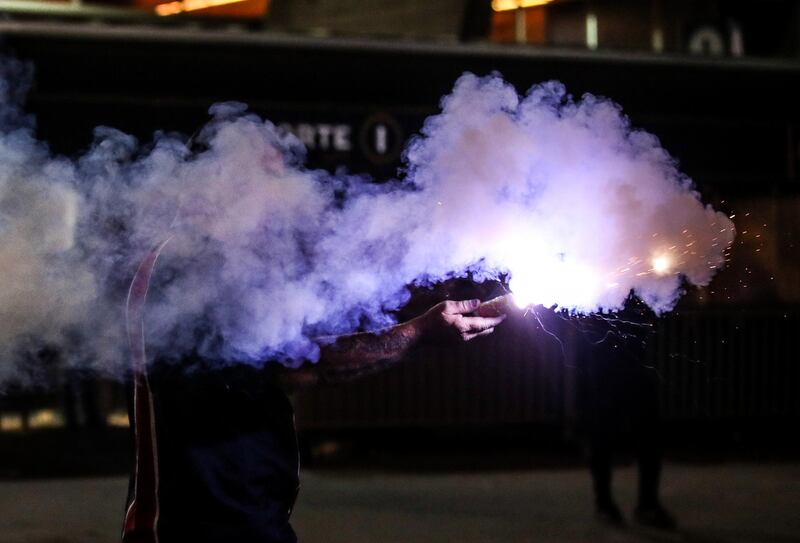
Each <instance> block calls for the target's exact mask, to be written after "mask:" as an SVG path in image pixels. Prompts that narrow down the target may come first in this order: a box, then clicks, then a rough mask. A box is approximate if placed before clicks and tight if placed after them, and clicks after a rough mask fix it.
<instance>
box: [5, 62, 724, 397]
mask: <svg viewBox="0 0 800 543" xmlns="http://www.w3.org/2000/svg"><path fill="white" fill-rule="evenodd" d="M22 68H24V67H23V66H21V65H20V64H19V63H13V62H6V63H5V64H4V65H3V68H2V69H3V72H4V73H3V77H2V81H3V83H2V84H0V92H2V97H1V98H0V99H1V100H2V105H1V106H0V109H2V112H1V113H0V120H2V134H1V135H0V278H1V279H0V360H2V362H0V382H3V381H7V380H8V379H9V378H15V377H16V378H18V377H19V368H20V365H19V361H20V360H23V359H24V355H25V353H26V352H29V351H30V350H31V349H36V348H39V346H41V345H43V344H49V345H55V346H56V347H57V348H58V349H59V351H61V352H63V353H67V354H66V355H65V358H66V360H67V362H68V363H71V364H75V365H77V366H79V367H90V368H94V369H97V370H100V371H104V372H107V373H110V374H115V373H116V372H118V371H119V370H120V362H119V361H120V360H123V361H124V360H125V358H124V356H121V354H120V353H121V351H122V349H123V348H124V340H123V339H122V334H121V328H122V324H123V314H122V306H123V303H124V296H125V289H126V287H127V283H128V281H129V280H130V278H131V276H132V274H133V271H134V270H135V267H136V265H137V263H138V261H139V259H141V258H142V257H143V255H144V254H145V253H146V251H147V250H148V249H149V248H150V247H152V246H153V245H154V244H156V243H157V242H159V241H161V240H163V239H165V238H167V237H170V238H171V239H170V242H169V244H168V245H167V248H166V250H165V252H164V254H163V256H162V259H161V260H160V262H159V266H158V268H157V270H156V274H155V278H154V284H153V286H152V287H151V295H150V298H149V300H148V307H147V324H148V338H147V339H148V348H149V349H150V352H151V353H152V354H153V356H167V357H179V356H181V355H183V354H185V353H187V352H189V351H192V350H194V351H198V352H199V353H200V354H202V355H204V356H207V357H209V358H211V359H214V360H219V361H220V363H231V362H234V361H237V362H246V363H250V364H259V363H263V361H265V360H280V361H282V362H284V363H287V364H297V363H300V362H302V361H303V360H314V359H315V357H316V356H317V347H316V345H315V343H314V342H313V341H312V340H311V338H313V337H316V336H319V335H322V334H335V333H343V332H350V331H354V330H356V329H361V328H371V327H379V326H382V325H386V324H389V323H390V322H391V316H390V312H391V311H392V310H395V309H397V308H399V307H401V306H402V305H403V304H404V303H405V302H406V301H407V299H408V291H407V286H408V285H409V284H428V283H433V282H437V281H440V280H442V279H445V278H448V277H453V276H460V275H464V274H467V273H472V274H475V275H476V276H478V277H480V278H489V277H497V276H500V275H506V276H510V278H511V287H512V290H514V291H515V293H517V294H518V297H519V298H521V299H522V300H523V301H524V303H542V304H545V305H553V304H558V305H559V306H561V307H563V308H565V309H569V310H573V311H577V312H592V311H598V310H601V309H602V310H607V309H614V308H618V307H620V306H621V305H622V303H623V301H624V299H625V298H626V296H627V294H628V292H629V291H630V290H631V289H632V290H634V291H635V292H636V293H637V294H638V295H639V296H640V297H641V298H642V299H643V300H645V301H646V302H647V303H648V304H649V305H650V306H651V307H653V309H655V310H656V311H659V312H660V311H667V310H669V309H670V308H671V307H672V306H673V305H674V303H675V302H676V300H677V298H678V296H679V295H680V292H681V290H680V289H681V282H682V279H681V278H682V277H685V279H686V280H687V281H688V282H689V283H691V284H694V285H704V284H706V283H708V282H709V281H710V280H711V278H712V276H713V274H714V272H715V271H716V270H717V269H718V268H719V267H720V266H721V265H722V264H723V262H724V256H723V253H724V250H725V249H726V248H727V247H728V245H729V244H730V243H731V242H732V239H733V235H734V228H733V225H732V223H731V222H730V221H729V220H728V218H727V217H725V216H724V215H723V214H721V213H717V212H715V211H714V210H713V209H711V208H710V207H707V206H705V205H703V203H702V202H701V201H700V199H699V196H698V194H697V193H696V192H695V191H694V190H693V189H692V184H691V181H690V180H689V179H688V178H686V177H685V176H684V175H683V174H681V173H680V172H679V170H678V169H677V168H676V163H675V161H674V160H673V159H672V158H671V157H670V155H669V154H668V153H667V152H666V151H665V150H664V149H663V148H662V147H661V146H660V144H659V142H658V140H657V139H656V137H654V136H652V135H650V134H647V133H645V132H642V131H638V130H634V129H632V128H631V127H630V125H629V123H628V120H627V119H626V117H625V116H624V114H623V113H622V111H621V109H620V107H619V106H617V105H616V104H614V103H613V102H611V101H609V100H606V99H602V98H598V97H594V96H584V97H583V98H582V99H580V100H577V101H575V100H573V99H571V98H570V97H569V95H567V94H566V91H565V89H564V87H563V86H562V85H561V84H559V83H557V82H549V83H545V84H542V85H537V86H534V87H533V88H532V89H531V90H530V91H529V92H528V93H527V94H526V95H524V96H520V95H519V94H518V93H517V91H516V90H515V89H514V88H512V87H511V86H510V85H509V84H507V83H506V82H504V81H503V80H502V79H501V78H500V77H498V76H490V77H477V76H475V75H472V74H465V75H464V76H462V77H461V78H460V79H459V80H458V81H457V82H456V84H455V88H454V89H453V91H452V93H451V94H450V95H448V96H446V97H445V98H444V99H443V100H442V111H441V113H439V114H438V115H436V116H433V117H431V118H429V119H428V120H427V121H426V122H425V126H424V128H423V130H422V131H421V134H420V135H418V136H417V137H416V138H415V139H413V140H412V141H411V142H410V143H409V145H408V147H407V149H406V153H405V164H406V173H405V175H404V176H403V178H402V179H401V180H397V181H392V182H388V183H383V184H375V183H370V182H368V181H367V180H365V179H363V178H361V177H350V176H344V175H337V176H334V175H332V174H328V173H324V172H319V171H309V170H307V169H304V168H303V166H302V158H303V148H302V145H301V144H300V143H299V142H298V141H297V140H296V139H295V138H294V137H293V136H291V135H287V134H281V133H279V132H278V131H277V130H276V129H275V127H274V126H273V125H272V124H271V123H270V122H268V121H264V120H262V119H259V118H258V117H256V116H255V115H252V114H249V113H247V112H246V108H245V106H243V105H241V104H230V103H227V104H217V105H215V106H213V107H212V108H211V110H210V113H211V117H212V118H211V121H210V122H209V123H208V124H207V125H206V126H205V127H204V129H203V130H202V131H201V132H200V134H199V136H198V137H197V138H196V143H199V144H200V145H201V146H202V149H203V150H201V151H190V150H189V149H188V148H187V142H186V140H185V139H184V138H181V137H179V136H175V135H166V134H157V135H156V136H155V139H154V140H153V142H152V143H150V144H148V145H144V146H143V145H140V144H139V143H137V142H136V140H135V139H134V138H132V137H131V136H128V135H126V134H123V133H121V132H118V131H116V130H113V129H110V128H98V129H96V131H95V141H94V143H93V145H92V146H91V148H90V149H89V150H88V151H87V152H86V153H85V154H83V155H82V156H80V157H78V158H76V159H74V160H70V159H67V158H64V157H59V156H54V155H53V154H52V153H51V152H50V151H49V150H48V148H47V146H46V145H45V144H44V143H42V142H39V141H37V140H36V139H35V137H34V135H33V127H32V123H31V121H30V119H28V118H26V117H25V116H24V114H23V113H22V111H21V109H20V108H19V105H18V100H17V99H16V97H15V92H16V91H15V89H12V88H11V87H10V86H9V81H11V80H12V78H13V80H19V79H20V78H19V77H18V76H19V73H20V70H21V69H22ZM654 259H655V260H654ZM659 259H660V260H659ZM654 262H656V264H654ZM122 365H123V366H124V362H123V363H122Z"/></svg>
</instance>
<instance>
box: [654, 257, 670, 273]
mask: <svg viewBox="0 0 800 543" xmlns="http://www.w3.org/2000/svg"><path fill="white" fill-rule="evenodd" d="M650 264H651V265H652V266H653V271H654V272H655V273H656V274H657V275H666V274H668V273H669V272H670V270H671V268H672V260H671V259H670V258H669V257H668V256H667V255H658V256H655V257H653V260H652V261H651V262H650Z"/></svg>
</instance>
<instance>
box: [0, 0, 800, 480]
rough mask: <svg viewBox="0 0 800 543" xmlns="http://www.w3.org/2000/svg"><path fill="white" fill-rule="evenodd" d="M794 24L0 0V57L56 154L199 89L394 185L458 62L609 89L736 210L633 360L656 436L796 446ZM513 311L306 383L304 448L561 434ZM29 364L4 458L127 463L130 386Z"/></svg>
mask: <svg viewBox="0 0 800 543" xmlns="http://www.w3.org/2000/svg"><path fill="white" fill-rule="evenodd" d="M799 40H800V3H799V2H796V1H791V0H763V1H759V2H753V1H746V0H738V1H735V0H731V1H723V0H716V1H715V0H697V1H689V0H674V1H669V2H667V1H665V0H650V1H632V0H594V1H581V0H552V1H547V0H493V1H489V0H427V1H423V0H409V1H405V2H402V1H396V0H395V1H392V0H360V1H355V0H176V1H164V2H161V1H158V0H132V1H127V0H107V1H87V0H71V1H58V0H42V1H38V0H0V44H2V50H3V52H4V53H5V54H8V55H14V56H16V57H19V58H22V59H26V60H30V61H31V62H32V63H33V66H34V67H35V74H34V80H33V84H32V87H31V89H30V92H29V94H28V100H27V110H28V111H29V112H30V113H32V114H34V115H35V117H36V119H37V127H38V135H39V137H40V138H41V139H43V140H45V141H48V142H50V144H51V146H52V149H53V150H54V151H55V152H58V153H64V154H76V153H79V152H80V151H81V150H82V149H85V148H87V146H89V145H90V144H91V141H92V130H93V129H94V127H96V126H99V125H106V126H113V127H116V128H118V129H120V130H123V131H125V132H128V133H131V134H134V135H136V136H137V137H138V138H140V139H141V140H143V141H147V140H148V139H149V138H150V137H151V136H152V134H153V132H154V131H155V130H165V131H177V132H181V133H183V134H186V135H189V134H192V133H193V132H194V131H195V130H196V129H198V128H199V127H201V126H202V125H203V123H204V122H205V120H206V119H207V109H208V107H209V105H211V104H212V103H214V102H217V101H222V100H241V101H243V102H246V103H247V104H249V106H250V108H251V109H252V110H253V111H255V112H257V113H258V114H260V115H262V116H264V117H266V118H268V119H270V120H272V121H273V122H275V123H276V124H278V125H280V126H281V127H283V129H285V130H289V131H292V132H294V133H295V134H296V135H297V136H298V137H299V138H300V139H301V140H302V141H303V142H304V143H305V144H306V147H307V149H308V164H309V166H310V167H314V168H328V169H336V168H342V167H344V168H347V169H348V170H349V171H352V172H357V173H358V172H363V173H369V174H371V175H373V176H376V177H377V178H378V179H387V178H390V177H392V176H395V175H397V169H398V167H399V166H400V165H401V153H402V148H403V144H404V142H405V141H406V140H407V138H408V137H409V136H411V135H413V134H414V133H415V132H416V131H417V130H419V128H420V127H421V126H422V122H423V121H424V119H425V117H426V116H428V115H430V114H433V113H435V112H436V111H437V107H438V101H439V99H440V97H441V96H442V95H444V94H446V93H447V92H448V91H449V90H450V88H451V87H452V84H453V82H454V81H455V79H456V78H457V77H458V76H459V75H460V74H461V73H463V72H464V71H473V72H475V73H479V74H486V73H490V72H492V71H500V72H501V73H502V74H503V75H504V77H506V79H508V80H509V81H510V82H512V83H514V84H515V85H516V86H517V88H518V89H519V90H520V91H523V90H524V89H526V88H528V87H530V86H531V85H532V84H534V83H537V82H540V81H545V80H549V79H558V80H560V81H562V82H564V83H565V84H566V85H567V88H568V89H569V90H570V91H571V92H572V93H573V94H575V95H576V96H579V95H581V94H583V93H585V92H591V93H594V94H599V95H603V96H607V97H610V98H612V99H613V100H615V101H617V102H618V103H620V104H621V105H622V106H623V107H624V108H625V111H626V112H627V113H628V114H629V116H630V117H631V120H632V123H633V124H634V125H635V126H638V127H642V128H645V129H647V130H648V131H650V132H652V133H654V134H656V135H657V136H658V137H659V138H660V139H661V140H662V142H663V144H664V146H665V147H666V148H667V149H668V150H670V152H672V153H673V154H674V156H675V158H676V160H678V161H679V162H680V166H681V169H682V170H683V171H684V172H686V173H687V174H688V175H689V176H690V177H692V178H693V179H694V181H695V182H696V184H697V187H698V190H699V191H701V192H702V193H703V195H704V197H705V198H706V200H707V201H709V202H711V203H713V204H714V205H715V207H718V208H720V209H723V210H725V211H727V212H728V213H729V214H730V215H732V216H734V215H735V219H734V222H735V223H736V225H737V229H738V231H739V236H738V238H737V242H736V246H735V247H734V250H733V254H732V259H731V265H730V267H729V268H728V269H727V270H725V271H724V272H722V273H721V274H720V275H719V276H718V277H717V278H716V279H715V280H714V283H712V285H711V286H710V287H709V288H706V289H701V290H699V291H692V292H690V293H688V295H687V296H686V297H685V298H684V299H683V300H682V302H681V304H680V306H679V308H678V309H677V310H676V311H675V312H673V313H672V314H670V315H669V316H667V317H665V318H663V319H662V320H661V321H660V324H659V333H658V335H657V337H658V341H657V342H655V343H654V344H653V345H651V349H650V354H649V360H648V363H650V364H652V365H653V366H654V367H655V368H657V370H658V371H659V372H660V374H661V376H662V379H663V384H664V391H665V392H664V395H663V398H662V407H663V410H664V414H665V417H666V418H667V420H668V421H669V422H670V424H671V426H670V428H671V429H672V430H671V431H674V432H676V433H677V434H679V435H681V436H682V439H683V441H684V442H686V441H687V439H689V438H688V437H687V436H692V437H691V439H699V440H710V441H711V442H713V443H716V444H720V445H722V446H728V445H730V444H731V443H755V442H757V443H759V444H774V445H775V446H780V447H782V446H784V445H785V444H786V443H787V442H788V443H790V444H796V443H797V441H796V440H797V438H796V437H794V436H793V435H792V434H793V432H791V428H793V427H796V424H797V422H798V421H799V420H800V395H798V394H797V391H798V390H800V366H799V365H798V364H797V363H796V362H797V359H798V356H797V355H798V343H797V341H796V340H795V336H794V333H796V330H797V329H798V325H800V311H798V307H799V306H798V304H799V303H800V259H798V254H797V248H796V246H795V243H797V241H798V236H800V199H798V194H799V193H800V191H798V187H800V178H798V166H800V164H798V153H799V152H800V148H799V147H798V146H799V145H800V141H799V140H798V137H800V107H798V100H797V97H798V96H800V41H799ZM461 288H463V289H466V290H465V291H469V287H468V286H467V287H465V286H463V285H462V286H461ZM527 324H531V326H529V327H519V326H517V327H509V328H508V329H506V330H503V331H501V332H500V331H499V332H498V333H497V334H496V335H494V336H492V338H491V339H489V340H488V341H486V342H484V343H483V344H481V345H480V346H479V347H478V348H471V349H464V350H457V351H445V350H437V349H429V350H428V351H425V352H423V353H422V354H421V355H420V357H419V359H418V360H413V361H409V363H407V364H404V365H402V366H401V367H399V368H397V369H395V370H392V371H390V372H388V373H386V374H383V375H379V376H377V377H374V378H370V379H367V380H365V381H363V382H360V383H357V384H354V385H352V386H348V387H333V388H326V389H320V390H315V391H310V392H307V393H304V394H302V395H299V396H298V397H296V398H295V402H296V406H297V411H298V424H299V426H300V429H301V430H302V431H303V432H304V436H305V437H306V438H307V439H308V440H309V442H310V443H317V442H319V441H320V440H323V439H329V438H331V437H333V438H337V439H339V438H342V436H346V438H347V439H351V440H355V441H357V440H358V439H359V436H371V437H374V436H378V435H385V434H386V433H387V432H388V433H391V434H392V435H395V436H396V435H408V434H409V433H414V432H421V431H424V432H428V434H429V435H430V434H431V433H436V434H437V435H443V436H449V437H450V438H452V437H453V436H471V437H474V436H476V435H480V436H488V435H493V436H498V435H503V436H506V439H508V440H509V442H513V441H514V440H515V439H516V438H517V437H519V436H529V435H531V429H532V428H537V429H538V430H537V434H539V435H545V436H549V437H548V439H552V440H553V441H555V442H559V443H565V442H566V443H569V442H570V441H571V440H572V439H573V438H574V429H575V420H576V418H577V413H576V410H577V401H576V397H575V396H576V387H575V376H574V374H573V372H572V370H571V369H570V368H571V367H572V364H571V363H570V361H569V360H568V357H566V358H565V355H564V354H562V352H561V350H560V348H559V347H558V346H557V345H556V344H554V343H553V341H552V338H551V337H549V335H547V334H546V333H544V332H542V330H541V329H540V328H536V327H535V326H533V324H532V323H527ZM565 339H566V341H567V342H569V338H565ZM43 356H50V357H52V359H53V360H52V363H51V367H52V376H51V385H52V386H51V387H50V388H48V389H46V390H36V391H30V390H27V391H17V392H14V393H11V394H7V395H4V396H3V397H2V398H0V443H2V444H3V445H2V447H0V457H2V458H0V466H3V467H2V468H0V469H5V470H8V471H9V472H16V471H20V472H36V471H37V470H44V471H54V472H65V473H66V472H72V471H81V470H90V471H91V470H110V471H114V470H118V469H120V466H122V467H123V468H124V467H125V463H124V459H125V458H126V454H127V452H126V447H127V439H128V436H127V428H126V427H127V416H126V409H127V408H126V400H125V398H126V394H125V390H124V387H122V386H121V385H119V384H117V383H111V382H104V381H98V380H97V379H95V378H92V377H89V376H84V375H76V374H72V373H69V372H67V371H66V370H63V369H62V368H61V366H60V364H59V361H58V353H50V354H48V355H43ZM443 439H444V440H447V439H449V438H447V437H446V438H443ZM770 446H771V445H770ZM56 450H57V451H58V454H57V455H53V451H56ZM48 455H49V456H48ZM42 458H48V459H49V460H48V461H47V462H45V463H43V462H42V461H41V459H42Z"/></svg>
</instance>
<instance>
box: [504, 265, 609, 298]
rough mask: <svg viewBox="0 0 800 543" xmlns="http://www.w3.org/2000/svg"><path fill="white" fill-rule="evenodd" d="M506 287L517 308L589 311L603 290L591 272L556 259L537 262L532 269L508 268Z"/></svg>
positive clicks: (521, 267) (581, 266)
mask: <svg viewBox="0 0 800 543" xmlns="http://www.w3.org/2000/svg"><path fill="white" fill-rule="evenodd" d="M508 286H509V289H510V290H511V292H512V293H513V298H514V303H515V304H516V305H517V306H519V307H520V309H524V308H527V307H530V306H532V305H544V306H546V307H552V306H556V305H557V306H560V307H568V308H572V309H577V310H581V309H588V308H591V307H592V306H593V301H594V300H596V299H597V298H598V296H599V295H600V290H601V289H602V288H603V284H602V283H601V281H600V278H599V277H598V275H597V274H596V273H595V272H594V271H593V270H592V269H590V268H589V267H587V266H585V265H582V264H578V263H575V262H572V263H570V262H563V261H561V260H559V259H558V258H554V259H551V260H550V261H547V262H545V261H539V262H538V263H537V264H536V265H535V266H515V267H511V279H510V280H509V285H508Z"/></svg>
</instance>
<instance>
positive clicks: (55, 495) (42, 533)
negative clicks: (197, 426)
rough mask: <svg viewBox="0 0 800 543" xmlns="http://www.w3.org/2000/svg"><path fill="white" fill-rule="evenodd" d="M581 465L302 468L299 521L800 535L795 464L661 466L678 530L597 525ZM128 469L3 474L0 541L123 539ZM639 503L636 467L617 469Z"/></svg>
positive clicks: (352, 528)
mask: <svg viewBox="0 0 800 543" xmlns="http://www.w3.org/2000/svg"><path fill="white" fill-rule="evenodd" d="M588 477H589V476H588V473H587V472H585V471H584V470H581V469H577V468H569V469H546V470H545V469H543V470H526V471H508V472H491V473H486V472H481V473H462V474H453V473H448V474H437V473H434V474H431V473H426V474H408V473H396V472H394V473H393V472H381V471H367V472H361V471H352V470H347V471H343V470H314V471H312V470H307V471H305V472H304V473H303V476H302V478H303V488H302V490H301V494H300V500H299V502H298V505H297V508H296V512H295V515H294V525H295V528H296V530H297V532H298V534H299V536H300V540H301V541H303V542H306V543H308V542H326V543H358V542H384V543H391V542H401V541H402V542H410V541H414V542H421V541H425V542H450V541H458V542H463V543H472V542H488V541H498V542H506V543H508V542H526V541H531V542H533V541H547V542H562V543H569V542H579V541H580V542H584V541H586V542H596V541H610V542H634V541H655V542H661V541H665V542H667V541H685V542H689V543H733V542H736V543H739V542H763V543H789V542H798V541H800V464H798V463H771V464H755V463H724V464H713V465H687V464H677V463H670V464H667V466H666V467H665V473H664V485H663V495H664V503H665V504H666V505H667V506H668V507H669V508H670V509H671V510H672V511H673V512H674V513H675V514H676V515H677V517H678V519H679V521H680V525H681V528H680V530H679V531H678V532H676V533H672V534H661V533H658V532H652V531H647V530H643V529H640V528H635V527H630V528H628V529H625V530H619V529H611V528H607V527H604V526H602V525H599V524H598V523H597V522H596V521H595V520H594V519H593V516H592V508H591V495H590V489H589V479H588ZM126 483H127V480H126V479H125V478H93V479H63V480H35V481H2V482H0V511H1V512H2V514H0V543H21V542H24V543H73V542H74V543H96V542H109V541H117V540H118V533H119V530H118V529H119V525H120V519H121V515H122V507H123V500H124V495H125V487H126ZM615 483H616V485H615V488H616V490H617V497H618V501H619V502H620V505H621V506H622V507H623V509H625V510H626V512H627V513H630V509H631V507H632V506H633V500H634V488H635V469H634V468H633V467H624V468H621V469H619V470H617V478H616V481H615Z"/></svg>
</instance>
